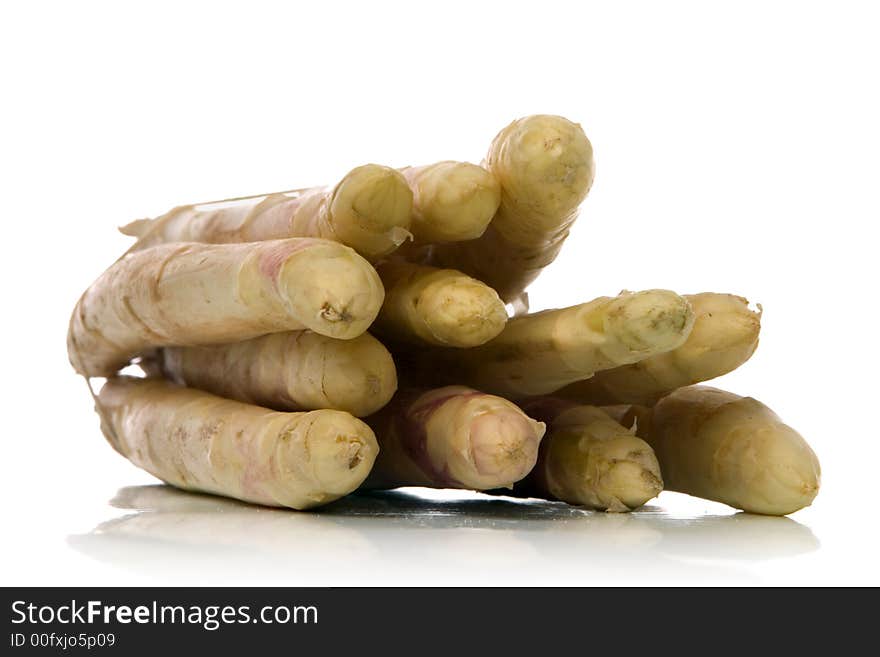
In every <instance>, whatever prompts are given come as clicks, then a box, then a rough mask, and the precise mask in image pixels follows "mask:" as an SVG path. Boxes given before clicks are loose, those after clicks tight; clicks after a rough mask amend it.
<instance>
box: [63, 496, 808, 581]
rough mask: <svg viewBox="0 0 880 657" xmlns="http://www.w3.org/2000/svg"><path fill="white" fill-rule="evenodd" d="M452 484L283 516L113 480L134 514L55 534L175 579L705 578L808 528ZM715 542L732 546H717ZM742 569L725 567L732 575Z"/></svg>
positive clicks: (776, 550)
mask: <svg viewBox="0 0 880 657" xmlns="http://www.w3.org/2000/svg"><path fill="white" fill-rule="evenodd" d="M460 495H461V497H462V498H464V499H461V498H460V499H458V500H442V501H432V500H426V499H425V498H423V497H420V496H415V495H412V494H408V493H404V492H400V491H394V492H382V493H356V494H354V495H351V496H349V497H347V498H345V499H343V500H340V501H338V502H335V503H333V504H331V505H329V506H326V507H323V508H322V509H321V510H320V511H319V512H315V513H310V514H291V513H287V512H284V511H276V510H271V509H259V508H254V507H248V506H246V505H244V504H240V503H236V502H232V501H227V500H222V499H219V498H214V497H210V496H205V495H194V494H189V493H183V492H180V491H176V490H174V489H172V488H168V487H161V486H144V487H135V488H127V489H123V490H122V491H120V493H119V495H117V497H116V499H115V500H114V501H113V504H114V506H117V507H120V508H130V509H134V510H141V511H142V512H141V513H137V514H132V515H128V516H125V517H123V518H118V519H115V520H112V521H109V522H106V523H103V524H102V525H100V526H99V527H98V528H96V529H95V530H94V531H93V532H91V533H90V534H87V535H81V536H72V537H70V539H69V542H70V544H71V545H72V546H73V547H74V548H75V549H77V550H78V551H80V552H83V553H85V554H87V555H89V556H92V557H94V558H97V559H99V560H101V561H105V562H109V563H111V564H115V565H121V566H123V567H126V568H129V569H131V570H134V571H136V572H138V573H140V574H150V575H153V576H154V577H157V578H165V579H169V578H170V579H171V580H172V581H175V582H178V583H179V582H180V581H210V582H212V583H215V584H216V583H218V582H228V581H233V582H237V581H247V582H249V583H253V582H254V581H265V582H266V583H272V584H275V585H278V584H282V583H290V584H298V585H307V584H313V585H324V586H326V585H344V584H346V583H351V582H353V581H361V582H363V581H364V577H365V573H367V572H372V573H374V575H373V577H374V580H375V581H379V579H381V580H382V581H385V582H392V583H399V584H402V583H405V582H406V581H407V580H408V578H410V577H411V576H413V575H415V574H418V575H419V576H420V580H421V581H428V580H430V582H431V583H441V582H446V583H449V582H455V583H465V582H470V583H471V584H473V583H474V582H477V581H479V582H481V583H499V584H500V583H505V582H506V583H508V584H510V583H511V582H516V583H535V584H538V583H543V584H547V583H560V584H562V583H567V584H572V583H596V582H603V583H604V582H609V583H610V582H614V581H619V578H620V577H623V576H627V575H628V576H630V577H638V578H639V580H640V581H643V582H663V583H671V582H673V581H677V582H678V583H681V582H697V581H700V582H703V583H705V582H707V581H728V580H730V579H731V578H732V577H733V575H734V573H731V572H730V571H729V570H728V568H729V566H722V565H720V564H719V565H714V566H712V565H709V564H706V563H703V564H695V563H693V560H694V559H700V560H703V561H709V560H712V559H718V558H722V559H725V558H727V557H728V556H729V557H730V558H732V559H743V558H745V559H761V558H771V557H781V556H790V555H795V554H800V553H803V552H808V551H810V550H813V549H815V548H816V546H817V541H816V539H815V538H814V537H813V535H812V533H811V532H810V530H809V529H807V528H806V527H802V526H801V525H799V524H798V523H796V522H794V521H790V520H787V519H778V518H764V517H760V516H748V515H745V514H740V515H735V516H717V517H712V516H710V517H702V518H691V519H680V518H671V517H669V516H666V515H663V514H659V513H655V512H653V511H652V508H651V507H648V508H647V509H646V510H645V511H644V512H643V513H640V514H613V515H608V514H600V513H591V512H587V511H582V510H580V509H578V508H576V507H571V506H568V505H567V504H564V503H561V502H525V501H521V500H517V501H511V500H507V499H504V498H488V497H485V496H482V495H478V494H474V493H460ZM465 496H466V497H465ZM691 532H694V533H693V534H692V533H691ZM691 536H693V537H694V539H693V540H690V537H691ZM721 542H725V543H726V544H727V545H730V546H732V549H731V550H730V551H727V550H725V549H721V550H720V551H719V543H721ZM746 543H748V544H746ZM475 554H476V555H481V558H480V559H473V558H472V557H473V556H474V555H475ZM679 558H682V559H687V560H688V563H687V564H685V563H681V562H679V561H678V559H679ZM426 562H427V563H430V564H431V569H430V573H429V574H428V575H426V571H425V563H426ZM499 564H500V565H501V566H505V565H506V566H511V567H513V568H514V571H513V572H514V573H515V574H513V575H512V574H511V572H512V571H511V569H510V568H504V567H499ZM431 578H433V579H431ZM742 578H743V573H736V581H740V582H741V581H743V580H742Z"/></svg>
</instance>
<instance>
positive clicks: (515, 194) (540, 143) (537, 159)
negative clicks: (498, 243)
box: [486, 114, 594, 242]
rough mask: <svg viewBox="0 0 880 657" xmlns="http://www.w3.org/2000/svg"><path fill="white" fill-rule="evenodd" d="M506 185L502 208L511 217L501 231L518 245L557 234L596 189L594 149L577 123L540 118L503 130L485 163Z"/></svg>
mask: <svg viewBox="0 0 880 657" xmlns="http://www.w3.org/2000/svg"><path fill="white" fill-rule="evenodd" d="M486 165H487V167H488V168H489V170H490V171H491V172H492V173H493V174H494V175H495V176H496V178H497V179H498V181H499V182H500V183H501V190H502V191H501V195H502V204H503V206H505V207H506V208H507V210H509V211H510V212H511V213H512V215H521V216H525V217H529V218H530V220H531V221H529V222H525V223H524V222H519V221H515V220H514V217H510V220H509V221H508V220H506V219H507V218H505V217H504V216H501V217H500V218H501V219H502V220H504V221H502V223H503V225H501V226H498V228H499V230H500V231H501V232H502V233H503V234H504V235H505V236H506V237H508V238H509V239H512V240H513V241H514V242H517V241H519V240H518V237H523V238H525V239H527V238H528V236H529V234H530V233H533V232H534V231H535V230H553V229H555V228H556V227H557V225H558V224H559V223H560V220H561V219H562V218H565V217H568V216H570V215H572V214H573V213H574V211H575V210H576V209H577V206H578V205H580V203H581V201H583V200H584V198H585V197H586V195H587V193H588V192H589V191H590V186H591V185H592V183H593V174H594V165H593V147H592V145H591V144H590V140H589V139H587V136H586V135H585V134H584V131H583V129H582V128H581V126H580V125H578V124H577V123H572V122H571V121H569V120H568V119H565V118H563V117H561V116H552V115H547V114H538V115H534V116H528V117H525V118H522V119H519V120H517V121H514V122H513V123H511V124H510V125H509V126H507V127H506V128H505V129H504V130H502V131H501V132H500V133H499V134H498V136H497V137H496V138H495V141H494V142H493V143H492V146H491V147H490V149H489V154H488V156H487V158H486Z"/></svg>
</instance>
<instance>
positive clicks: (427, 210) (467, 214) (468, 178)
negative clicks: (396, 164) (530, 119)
mask: <svg viewBox="0 0 880 657" xmlns="http://www.w3.org/2000/svg"><path fill="white" fill-rule="evenodd" d="M403 174H404V176H405V177H406V179H407V180H408V181H409V184H410V186H411V187H412V190H413V225H412V231H413V234H414V236H415V239H416V241H418V242H435V243H436V242H460V241H464V240H472V239H476V238H478V237H479V236H480V235H482V234H483V233H484V232H485V230H486V227H487V226H488V225H489V222H490V221H491V220H492V217H494V216H495V213H496V212H497V211H498V205H499V204H500V203H501V186H500V185H499V184H498V181H497V180H496V179H495V176H493V175H492V174H491V173H489V172H488V171H487V170H486V169H484V168H483V167H480V166H477V165H475V164H470V163H468V162H438V163H436V164H432V165H428V166H424V167H410V168H408V169H405V170H404V172H403Z"/></svg>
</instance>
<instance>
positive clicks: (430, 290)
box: [419, 276, 507, 347]
mask: <svg viewBox="0 0 880 657" xmlns="http://www.w3.org/2000/svg"><path fill="white" fill-rule="evenodd" d="M422 304H424V305H423V306H422V307H421V308H420V309H419V310H420V312H421V314H422V315H423V316H424V317H425V322H426V324H427V326H428V329H429V330H430V332H431V334H432V335H433V336H434V338H435V339H436V343H437V344H443V345H447V346H450V347H475V346H477V345H481V344H483V343H485V342H488V341H489V340H491V339H492V338H494V337H495V336H496V335H498V334H499V333H500V332H501V330H502V329H503V328H504V325H505V323H506V322H507V311H506V310H505V308H504V303H503V302H502V301H501V299H499V298H498V295H497V294H496V293H495V291H494V290H493V289H492V288H490V287H489V286H487V285H484V284H483V283H481V282H480V281H478V280H476V279H473V278H470V277H466V276H456V277H450V278H446V279H441V278H438V279H437V280H436V281H434V282H432V283H431V284H429V285H428V286H427V287H426V288H425V289H424V290H423V292H422V294H421V296H420V304H419V305H422Z"/></svg>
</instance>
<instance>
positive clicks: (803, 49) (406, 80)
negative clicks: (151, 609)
mask: <svg viewBox="0 0 880 657" xmlns="http://www.w3.org/2000/svg"><path fill="white" fill-rule="evenodd" d="M871 8H872V5H871V3H867V2H866V3H864V4H859V3H850V2H827V3H808V2H797V3H794V2H792V3H782V2H739V3H703V2H692V3H682V2H664V3H630V2H626V3H602V6H601V7H599V6H593V5H590V4H588V3H584V2H570V3H558V2H550V1H548V0H542V1H541V2H533V3H517V2H503V3H497V4H496V3H489V2H474V1H471V2H463V3H457V2H449V1H448V0H447V1H445V2H442V3H439V2H438V3H432V4H427V3H426V4H417V3H405V4H404V3H401V4H399V5H395V4H388V3H382V2H375V1H373V2H363V3H351V4H342V3H332V2H313V3H308V4H307V3H296V4H294V3H280V2H279V3H260V2H253V1H251V2H247V3H238V4H237V5H234V4H229V3H223V2H210V3H208V2H206V3H195V2H194V3H183V2H170V3H165V2H155V1H154V2H150V3H119V2H107V3H96V2H77V3H60V2H59V3H54V4H53V3H46V2H30V3H4V4H3V8H2V9H0V67H2V69H0V71H2V73H0V74H2V81H0V93H2V95H3V98H2V100H0V116H2V122H0V136H2V140H0V185H2V189H3V195H2V198H0V202H2V206H0V207H2V209H3V216H2V235H3V247H4V248H3V256H2V258H0V266H2V281H3V301H4V311H3V315H2V318H3V322H2V332H3V340H2V353H3V359H2V364H3V377H2V378H0V386H2V399H3V420H2V425H0V427H2V445H3V457H2V464H3V466H2V476H0V504H2V510H3V519H4V528H3V540H2V542H0V553H2V559H0V583H2V584H114V585H124V584H149V583H179V584H186V583H190V582H200V583H216V584H221V583H229V582H235V583H274V584H322V585H334V584H335V585H338V584H410V585H419V584H468V583H474V584H479V583H493V584H541V583H546V584H566V583H568V584H589V583H619V584H645V583H687V584H709V583H724V584H754V583H766V584H875V585H876V584H880V572H878V566H877V561H876V554H877V548H878V544H877V543H878V541H877V539H878V534H880V532H878V530H877V527H878V521H877V518H876V517H875V513H876V508H877V502H876V501H875V496H876V492H877V489H878V483H877V472H878V462H880V440H878V438H880V436H878V429H877V427H878V421H877V413H878V404H877V381H878V378H877V368H878V365H880V363H878V357H877V352H878V349H880V311H878V306H880V304H878V301H877V298H876V290H877V287H876V279H877V272H878V265H877V249H878V239H877V223H878V219H880V201H878V197H880V194H878V180H880V157H878V153H880V128H878V126H880V120H878V117H880V101H878V86H880V85H878V75H880V74H878V68H880V67H878V64H880V45H878V44H880V39H878V38H877V33H878V20H877V16H876V15H874V13H873V12H872V11H871ZM538 112H544V113H557V114H562V115H565V116H567V117H569V118H571V119H573V120H575V121H578V122H580V123H581V124H582V125H583V126H584V128H585V130H586V131H587V134H588V135H589V137H590V139H591V140H592V142H593V145H594V148H595V153H596V161H597V176H596V182H595V185H594V187H593V191H592V193H591V195H590V197H589V198H588V200H587V201H586V203H585V205H584V207H583V212H582V216H581V219H580V221H579V223H578V224H577V225H576V227H575V229H574V231H573V233H572V235H571V238H570V239H569V241H568V243H567V244H566V248H565V249H564V251H563V254H562V256H561V257H560V258H559V260H558V261H557V262H556V263H555V264H554V265H553V266H552V267H551V268H550V269H549V270H548V271H546V272H545V274H544V275H543V277H542V278H541V279H540V280H539V281H538V282H537V283H536V284H535V285H534V287H533V288H532V291H531V298H532V301H533V306H534V307H537V308H544V307H553V306H559V305H566V304H573V303H577V302H580V301H585V300H588V299H591V298H593V297H595V296H598V295H603V294H613V293H616V292H617V291H619V290H620V289H623V288H627V289H632V290H636V289H642V288H650V287H667V288H671V289H675V290H677V291H680V292H684V293H688V292H697V291H703V290H712V291H719V292H736V293H739V294H742V295H745V296H747V297H749V298H750V299H751V300H753V301H755V302H760V303H762V304H763V306H764V309H765V314H764V329H763V334H762V338H761V346H760V348H759V350H758V352H757V354H756V355H755V356H754V358H752V360H751V361H750V362H749V363H748V364H747V365H746V366H745V367H744V368H743V369H742V370H740V371H737V372H735V373H733V374H731V375H729V376H727V377H725V378H724V380H722V381H719V383H718V385H720V386H721V387H725V388H727V389H730V390H732V391H734V392H737V393H740V394H747V395H752V396H754V397H757V398H758V399H760V400H762V401H764V402H765V403H767V404H768V405H769V406H771V407H772V408H773V409H775V410H776V411H777V412H778V413H779V414H780V415H781V416H782V417H783V419H785V420H786V421H788V422H789V423H790V424H792V425H793V426H794V427H796V428H797V429H799V430H800V431H801V433H803V435H804V436H805V437H806V438H807V439H808V440H809V441H810V442H811V444H812V445H813V446H814V448H815V449H816V451H817V453H818V454H819V457H820V459H821V461H822V466H823V474H824V479H823V489H822V491H821V492H820V494H819V497H818V498H817V500H816V502H815V504H814V505H813V507H811V508H809V509H807V510H804V511H802V512H799V513H797V514H795V515H794V516H793V517H792V518H791V519H788V520H785V519H771V518H761V517H754V516H746V515H743V514H739V515H736V516H731V515H730V514H731V513H732V511H731V510H730V509H727V508H726V507H723V506H721V505H715V504H709V503H704V502H701V501H698V500H693V499H691V498H686V497H684V496H680V495H674V494H670V493H664V494H663V495H661V497H660V498H659V500H655V501H654V502H653V503H652V505H651V507H650V508H649V509H648V510H647V511H645V512H642V513H640V514H633V515H631V516H606V515H604V514H594V513H585V512H581V511H579V510H575V509H569V508H565V507H563V506H561V505H544V506H540V505H539V506H531V507H524V506H514V505H513V504H512V503H509V502H505V501H491V502H490V501H485V500H484V499H482V498H480V497H474V496H470V497H469V496H467V495H452V497H454V498H455V499H454V500H451V501H450V500H446V501H443V500H438V498H442V497H444V494H442V493H435V494H433V495H432V500H433V501H428V502H423V503H419V502H418V500H414V499H413V498H410V497H406V496H399V495H398V496H394V495H392V496H386V497H384V498H379V499H373V500H370V499H356V500H353V501H351V502H348V503H345V504H343V505H341V506H340V507H338V508H337V509H336V510H335V511H334V512H332V513H324V514H298V513H291V512H284V511H270V510H264V509H263V510H260V509H254V508H250V507H246V506H244V505H238V504H235V503H231V502H225V501H223V500H219V499H218V498H210V497H199V496H191V495H184V494H179V493H175V492H172V491H169V490H167V489H162V488H142V487H141V486H143V485H145V484H153V483H155V480H153V479H152V478H151V477H149V476H148V475H146V474H144V473H141V472H140V471H138V470H137V469H135V468H134V467H133V466H131V465H129V464H128V463H127V462H125V461H124V460H122V459H121V458H120V457H119V456H117V455H116V454H115V453H114V452H113V451H112V450H111V449H110V448H109V447H108V446H107V445H106V444H105V442H104V440H103V438H102V436H101V434H100V432H99V430H98V420H97V417H96V416H95V415H94V414H93V413H92V409H91V406H92V404H91V400H90V398H89V396H88V393H87V391H86V387H85V384H84V383H83V382H82V380H81V379H78V378H77V377H76V376H74V374H73V372H72V370H71V368H70V367H69V365H68V363H67V357H66V353H65V332H66V328H67V319H68V315H69V312H70V310H71V309H72V307H73V305H74V303H75V301H76V299H77V297H78V295H79V294H80V292H81V291H82V290H83V289H84V288H85V287H86V286H87V285H88V284H89V283H90V282H91V281H92V280H93V279H94V277H96V276H97V275H98V274H99V273H100V272H101V271H102V270H103V269H104V268H105V267H106V266H107V265H108V264H110V263H111V262H112V261H113V260H114V259H115V258H116V257H117V255H118V254H119V253H121V252H122V251H123V250H124V249H125V248H126V247H127V245H128V240H127V239H125V238H123V237H122V236H121V235H119V234H117V233H116V232H115V230H114V229H115V227H116V226H118V225H121V224H124V223H126V222H128V221H130V220H132V219H135V218H139V217H147V216H153V215H157V214H159V213H162V212H164V211H165V210H167V209H168V208H170V207H171V206H173V205H177V204H181V203H187V202H196V201H205V200H211V199H215V198H224V197H230V196H238V195H244V194H250V193H260V192H268V191H274V190H279V189H288V188H291V187H301V186H306V185H311V184H321V183H328V182H331V181H333V180H335V179H338V178H339V177H340V176H341V175H342V174H343V173H344V172H345V171H347V170H348V169H350V168H352V167H353V166H356V165H358V164H362V163H365V162H379V163H383V164H388V165H393V166H403V165H407V164H417V163H426V162H430V161H434V160H439V159H447V158H452V159H469V160H472V161H479V160H480V158H481V157H482V155H483V153H484V152H485V150H486V147H487V146H488V143H489V141H490V140H491V138H492V137H493V136H494V134H495V133H496V132H497V131H498V130H499V129H500V128H502V127H503V126H504V125H505V124H506V123H508V122H509V121H510V120H512V119H513V118H516V117H519V116H522V115H525V114H530V113H538ZM447 497H449V495H447ZM111 499H112V500H113V503H112V505H111V503H110V501H111Z"/></svg>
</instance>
